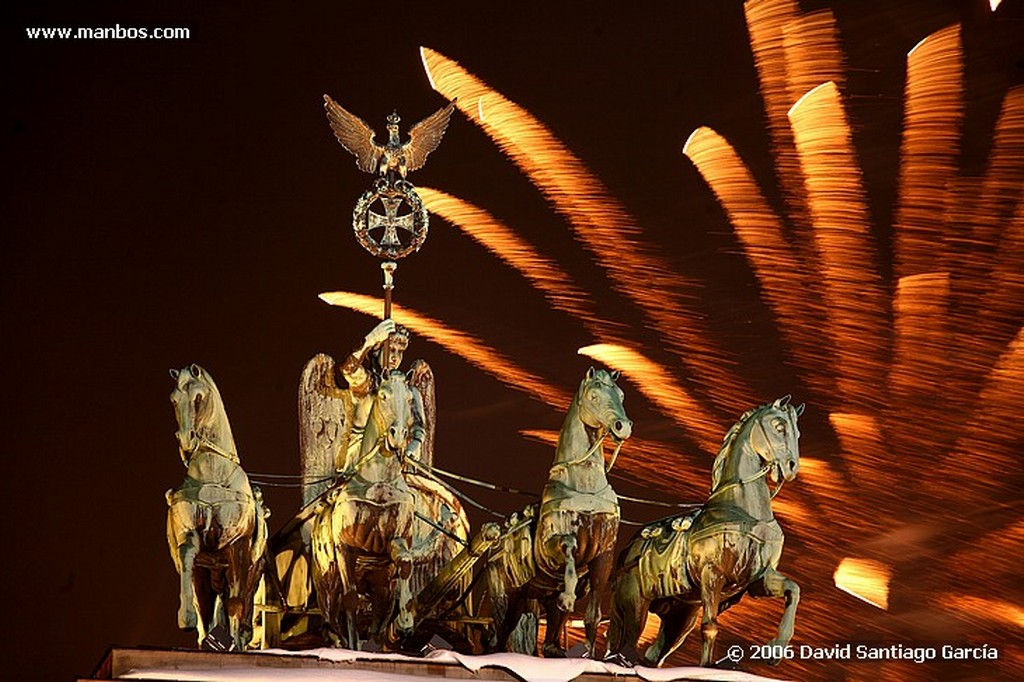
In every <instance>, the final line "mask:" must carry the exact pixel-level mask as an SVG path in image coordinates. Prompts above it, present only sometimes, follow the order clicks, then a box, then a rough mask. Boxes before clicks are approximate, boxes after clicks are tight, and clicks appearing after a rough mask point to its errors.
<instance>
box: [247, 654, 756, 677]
mask: <svg viewBox="0 0 1024 682" xmlns="http://www.w3.org/2000/svg"><path fill="white" fill-rule="evenodd" d="M258 653H265V654H276V655H301V656H315V657H317V658H319V659H322V660H325V661H333V662H355V661H360V660H363V661H366V660H378V661H406V662H409V663H416V662H424V661H429V662H434V663H447V664H452V663H457V664H459V665H461V666H462V667H464V668H466V669H467V670H470V671H472V672H478V671H479V670H481V669H482V668H501V669H503V670H506V671H508V672H510V673H512V674H513V675H516V676H517V677H520V678H522V679H524V680H527V681H528V682H570V681H571V680H573V679H575V678H576V677H579V676H580V675H582V674H584V673H597V674H604V675H615V676H617V677H622V678H626V679H624V680H623V682H628V678H633V679H636V680H644V681H645V682H670V681H671V680H709V681H711V682H766V681H769V680H770V678H767V677H761V676H759V675H752V674H750V673H745V672H742V671H739V670H716V669H714V668H697V667H683V668H645V667H637V668H626V667H623V666H620V665H614V664H612V663H604V662H601V661H594V660H590V659H586V658H561V659H559V658H538V657H536V656H525V655H523V654H484V655H480V656H465V655H462V654H458V653H456V652H454V651H448V650H446V649H437V650H435V651H432V652H430V653H429V654H427V655H426V656H425V657H423V658H419V657H413V656H403V655H401V654H385V653H373V652H367V651H350V650H348V649H331V648H322V649H310V650H307V651H284V650H282V649H268V650H266V651H262V652H258ZM296 672H298V671H296ZM353 672H354V671H353ZM310 679H313V678H310ZM365 679H376V678H365ZM409 679H413V678H409ZM417 679H418V678H417ZM770 682H774V681H770Z"/></svg>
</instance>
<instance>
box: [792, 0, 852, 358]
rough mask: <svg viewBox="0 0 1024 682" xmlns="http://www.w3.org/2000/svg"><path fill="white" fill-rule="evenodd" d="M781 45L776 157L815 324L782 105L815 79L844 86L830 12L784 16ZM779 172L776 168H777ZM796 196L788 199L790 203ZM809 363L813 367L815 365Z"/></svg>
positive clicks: (812, 268) (810, 267)
mask: <svg viewBox="0 0 1024 682" xmlns="http://www.w3.org/2000/svg"><path fill="white" fill-rule="evenodd" d="M782 46H783V56H784V59H785V86H786V93H787V95H788V96H787V97H786V103H785V110H784V111H782V112H780V113H779V114H780V115H781V119H782V120H781V123H782V124H783V125H785V126H786V128H787V132H786V134H787V135H788V136H790V145H788V146H787V147H785V148H784V150H781V153H782V156H781V158H780V159H779V161H778V165H779V166H780V168H784V169H785V170H784V172H786V173H790V174H792V175H793V178H794V181H793V182H792V183H793V184H797V185H798V186H797V188H796V189H794V188H791V189H790V191H799V193H800V195H799V212H795V213H792V214H791V216H790V222H791V224H792V227H793V236H794V238H795V241H796V244H797V253H799V254H800V258H801V261H802V262H803V266H804V272H805V279H804V286H805V288H806V289H807V291H808V292H809V296H808V300H807V306H808V324H811V325H814V326H816V327H819V328H823V327H824V326H825V306H824V302H823V300H822V297H823V294H822V291H821V286H820V282H821V272H820V270H819V268H818V258H817V253H816V252H815V250H814V230H813V225H812V224H811V219H810V216H809V213H808V207H807V193H806V188H805V182H806V179H805V178H804V176H803V171H802V170H801V167H800V158H799V157H798V156H797V150H796V146H795V143H794V142H793V130H792V129H788V126H790V121H788V115H787V113H788V111H790V109H791V108H792V106H793V105H794V104H795V103H797V102H798V101H799V100H800V98H801V97H803V96H804V94H805V93H806V92H808V91H809V90H811V89H812V88H814V87H816V86H818V85H819V84H821V83H826V82H828V81H833V82H834V83H836V87H838V88H839V90H840V92H843V91H844V90H845V89H846V70H845V68H844V62H843V50H841V49H840V47H839V32H838V30H837V28H836V17H835V16H833V13H831V12H830V11H829V10H827V9H824V10H821V11H816V12H811V13H808V14H802V15H800V16H798V17H796V18H794V19H791V20H790V22H786V23H785V25H784V26H783V28H782ZM780 172H782V171H781V170H780ZM797 201H798V199H797V198H794V199H792V200H791V201H790V204H791V205H796V204H797ZM809 369H812V370H814V371H816V372H817V371H819V368H818V367H816V366H813V365H812V366H810V368H809ZM830 373H831V367H830V366H828V367H826V369H825V371H824V374H825V375H829V374H830Z"/></svg>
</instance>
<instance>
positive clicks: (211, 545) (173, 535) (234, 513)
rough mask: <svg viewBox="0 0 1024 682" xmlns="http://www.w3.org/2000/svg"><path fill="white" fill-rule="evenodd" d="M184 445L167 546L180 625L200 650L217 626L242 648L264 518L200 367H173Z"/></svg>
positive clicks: (258, 571)
mask: <svg viewBox="0 0 1024 682" xmlns="http://www.w3.org/2000/svg"><path fill="white" fill-rule="evenodd" d="M171 378H172V379H174V380H175V387H174V390H173V391H172V392H171V402H172V403H173V404H174V411H175V415H176V416H177V419H178V431H177V433H176V434H175V435H176V436H177V439H178V448H179V451H180V454H181V459H182V461H183V462H184V464H185V466H186V467H187V469H188V471H187V473H186V475H185V480H184V481H183V482H182V484H181V485H180V486H179V487H178V488H177V489H176V490H168V491H167V504H168V506H169V507H170V508H169V509H168V512H167V542H168V545H169V546H170V550H171V558H172V559H173V560H174V565H175V567H176V568H177V569H178V573H179V575H180V576H181V605H180V607H179V608H178V626H179V627H180V628H182V629H191V628H196V629H197V630H198V635H199V643H200V645H204V644H208V645H209V644H212V642H210V641H208V640H207V635H209V634H210V633H211V632H212V631H213V629H214V628H215V627H217V626H221V627H223V628H224V629H225V630H226V631H227V632H229V633H230V637H231V642H230V647H231V648H232V649H235V650H241V649H244V647H245V645H246V644H247V643H248V641H249V639H250V638H251V636H252V630H253V595H254V594H255V592H256V589H257V588H258V587H259V582H260V579H261V577H262V576H263V566H264V561H265V552H266V546H267V522H266V517H267V516H269V515H270V512H269V511H268V510H267V509H266V508H265V507H264V506H263V498H262V495H261V494H260V490H259V488H256V487H254V486H252V485H250V483H249V478H248V476H246V474H245V472H244V471H243V470H242V467H241V465H240V464H239V460H238V454H237V453H236V451H235V440H234V438H233V437H232V435H231V426H230V424H228V417H227V413H226V412H225V411H224V402H223V401H222V400H221V396H220V391H218V390H217V385H216V384H215V383H214V382H213V377H211V376H210V375H209V373H208V372H206V370H204V369H202V368H200V367H199V366H198V365H195V364H193V365H190V366H189V367H186V368H184V369H181V370H175V369H172V370H171Z"/></svg>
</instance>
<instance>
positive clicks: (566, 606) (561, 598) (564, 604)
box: [558, 592, 576, 613]
mask: <svg viewBox="0 0 1024 682" xmlns="http://www.w3.org/2000/svg"><path fill="white" fill-rule="evenodd" d="M574 606H576V596H575V595H572V594H565V593H564V592H563V593H562V594H560V595H558V609H559V610H560V611H565V612H566V613H569V612H571V611H572V609H573V607H574Z"/></svg>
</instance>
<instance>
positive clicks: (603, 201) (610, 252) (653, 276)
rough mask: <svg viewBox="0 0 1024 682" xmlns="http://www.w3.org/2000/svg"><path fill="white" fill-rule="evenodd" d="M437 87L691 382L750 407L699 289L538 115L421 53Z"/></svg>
mask: <svg viewBox="0 0 1024 682" xmlns="http://www.w3.org/2000/svg"><path fill="white" fill-rule="evenodd" d="M420 53H421V56H422V57H423V66H424V69H425V70H426V72H427V76H428V78H429V79H430V84H431V86H432V87H433V88H434V89H435V90H437V91H438V92H439V93H441V94H442V95H444V96H445V97H446V98H448V99H452V100H456V98H457V100H456V104H457V106H458V107H459V109H460V110H461V111H462V112H463V113H464V114H465V115H466V116H467V117H468V118H469V119H470V120H471V121H472V122H473V123H475V124H476V125H478V126H480V128H481V129H482V130H483V131H484V132H485V133H486V134H487V135H488V136H489V137H491V138H492V139H493V140H494V141H495V142H496V143H497V145H498V147H499V148H500V149H501V150H502V152H504V153H505V154H506V155H507V156H508V157H509V158H510V159H511V160H512V161H513V162H514V163H515V164H516V165H517V166H518V167H519V168H520V169H521V170H522V171H523V172H524V173H526V175H527V176H528V177H529V179H530V181H531V182H532V183H533V184H534V185H536V187H537V188H538V189H539V190H540V191H541V192H542V193H543V194H544V195H545V196H546V197H547V198H548V200H549V201H550V202H551V204H552V205H553V206H554V208H555V210H557V211H558V212H559V213H561V214H562V215H563V216H564V217H565V218H566V220H568V222H569V224H570V225H571V226H572V227H573V230H574V232H575V235H576V238H577V240H578V241H579V242H580V243H582V244H583V245H584V246H586V247H587V248H588V249H589V250H590V251H591V253H593V254H594V256H595V257H596V259H597V261H598V262H599V263H600V265H601V266H602V267H603V268H604V269H605V271H606V272H607V273H608V275H609V276H610V277H611V279H612V281H613V282H614V285H615V288H616V289H617V290H619V291H621V292H623V293H624V294H626V295H627V296H629V297H630V298H631V299H632V300H633V301H634V302H635V303H636V304H637V305H638V306H639V307H640V308H641V310H643V312H644V313H645V314H646V315H647V316H648V317H649V318H650V319H651V320H653V321H654V325H655V327H656V328H657V330H658V332H659V334H660V335H661V336H662V337H663V338H664V339H665V340H666V341H667V342H668V346H669V348H670V349H671V350H672V351H673V353H674V354H676V355H677V356H678V357H679V358H680V360H681V361H682V363H683V364H684V365H685V366H686V368H687V370H688V372H689V375H690V378H691V379H692V380H693V382H694V383H695V384H696V385H698V386H700V388H701V390H702V391H704V392H706V393H707V395H709V396H710V397H711V399H712V401H713V404H714V405H715V406H717V407H718V408H719V409H721V410H723V411H725V412H726V413H733V412H736V411H737V409H739V408H740V407H741V406H742V405H746V404H749V403H750V402H752V398H751V396H752V395H753V392H752V391H751V390H750V389H749V388H748V387H747V386H746V384H745V383H744V382H743V381H742V379H741V378H740V377H738V376H737V375H736V374H735V372H733V371H731V370H730V369H729V366H730V360H729V358H728V357H727V356H726V355H725V354H724V353H722V352H720V351H719V350H718V347H717V344H716V343H714V341H713V338H712V336H711V334H710V331H709V330H708V329H707V327H706V322H705V321H704V319H703V318H702V317H701V315H699V314H697V313H696V312H695V311H693V310H692V309H690V308H689V305H690V304H689V302H688V301H687V300H686V299H685V298H684V297H683V296H681V295H680V294H679V293H678V290H682V291H685V292H687V295H688V296H689V297H690V298H693V299H695V298H696V296H697V292H698V288H697V287H696V285H695V284H694V283H692V282H688V281H686V280H685V279H684V278H682V277H681V276H679V275H678V274H675V273H674V274H673V275H672V277H671V280H672V281H673V283H674V284H675V285H676V287H678V289H676V288H673V287H670V286H668V285H667V283H666V282H667V281H668V278H667V277H666V275H667V274H668V273H671V272H672V268H671V267H670V266H669V265H668V263H666V262H665V261H664V259H662V258H660V257H659V256H657V255H655V254H654V253H652V252H651V250H650V249H649V248H648V247H645V246H644V244H643V242H642V231H641V230H640V228H639V227H638V226H637V225H636V222H635V221H634V220H633V218H632V216H630V215H629V214H628V213H627V212H626V211H625V210H624V209H623V208H622V206H621V205H620V204H619V203H618V202H617V201H616V200H615V199H613V198H612V197H611V196H610V195H609V193H608V191H607V189H606V188H605V187H604V185H603V184H602V183H601V181H600V180H599V179H598V178H597V177H596V176H594V174H593V173H591V172H590V171H589V170H588V169H587V167H586V166H585V165H584V164H583V163H582V162H581V161H580V160H579V159H578V158H577V157H576V156H575V155H573V154H572V152H570V151H569V149H568V148H567V147H566V146H565V145H564V144H563V143H562V142H561V140H559V139H558V138H557V137H555V135H554V134H552V133H551V131H550V130H548V129H547V127H545V126H544V124H542V123H541V122H540V121H539V120H537V118H536V117H534V116H533V115H532V114H530V112H528V111H527V110H526V109H524V108H523V107H521V106H519V105H518V104H516V103H515V102H512V101H511V100H509V99H507V98H506V97H504V96H503V95H502V94H500V93H499V92H497V91H495V90H493V89H491V88H490V87H488V86H487V85H486V84H485V83H484V82H483V81H481V80H480V79H479V78H477V77H476V76H474V75H473V74H471V73H469V72H468V71H466V70H465V69H464V68H463V67H462V66H460V65H459V64H458V62H455V61H454V60H451V59H448V58H447V57H445V56H444V55H442V54H440V53H438V52H435V51H433V50H430V49H428V48H425V47H424V48H420Z"/></svg>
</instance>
